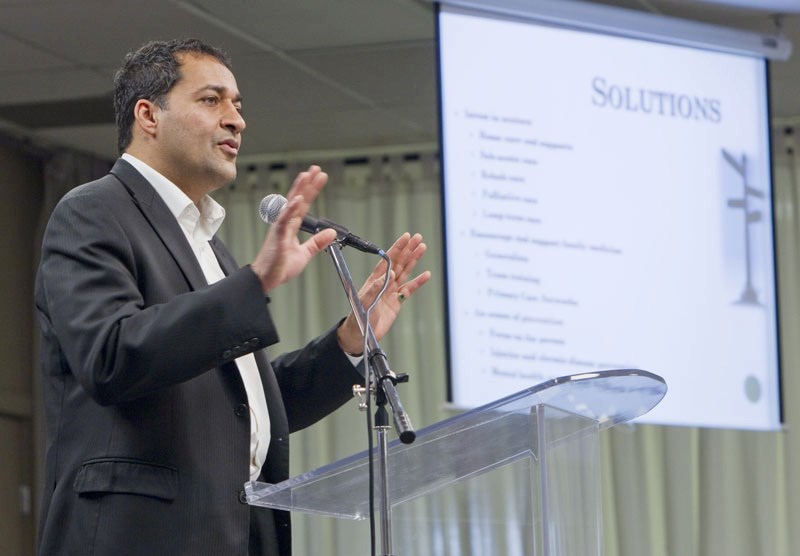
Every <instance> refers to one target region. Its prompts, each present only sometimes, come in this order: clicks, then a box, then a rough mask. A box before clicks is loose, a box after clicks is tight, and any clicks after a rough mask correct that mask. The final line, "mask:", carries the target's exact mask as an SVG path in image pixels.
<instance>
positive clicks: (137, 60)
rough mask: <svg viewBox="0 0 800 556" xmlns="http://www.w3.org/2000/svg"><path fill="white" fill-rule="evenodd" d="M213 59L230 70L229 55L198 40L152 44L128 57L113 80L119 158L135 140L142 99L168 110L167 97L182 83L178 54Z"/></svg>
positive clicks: (131, 53) (179, 40)
mask: <svg viewBox="0 0 800 556" xmlns="http://www.w3.org/2000/svg"><path fill="white" fill-rule="evenodd" d="M184 52H187V53H191V54H195V55H203V56H211V57H213V58H216V59H217V61H219V63H221V64H222V65H224V66H225V67H226V68H228V69H231V61H230V58H228V55H227V54H225V52H223V51H222V50H220V49H219V48H217V47H215V46H211V45H208V44H206V43H204V42H202V41H200V40H198V39H174V40H171V41H152V42H149V43H147V44H145V45H144V46H142V47H141V48H139V49H138V50H136V51H134V52H130V53H128V54H127V55H126V56H125V62H124V63H123V65H122V67H121V68H120V69H119V70H118V71H117V73H116V75H115V76H114V113H115V115H116V120H117V148H118V149H119V152H120V154H121V153H123V152H124V151H125V149H127V148H128V146H129V145H130V144H131V140H132V139H133V131H132V128H133V119H134V118H133V107H134V106H136V102H137V101H138V100H139V99H147V100H149V101H151V102H154V103H156V104H157V105H158V106H160V107H161V108H166V107H167V105H166V100H167V99H166V96H167V94H168V93H169V92H170V90H172V87H174V86H175V84H176V83H177V82H178V81H179V80H180V78H181V72H180V63H179V62H178V60H177V59H176V58H175V55H176V54H179V53H184Z"/></svg>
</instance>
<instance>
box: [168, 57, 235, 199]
mask: <svg viewBox="0 0 800 556" xmlns="http://www.w3.org/2000/svg"><path fill="white" fill-rule="evenodd" d="M176 58H177V59H178V61H179V62H180V63H181V78H180V79H179V80H178V82H177V83H176V84H175V85H174V86H173V88H172V89H171V90H170V92H169V93H168V94H167V96H166V105H165V106H166V107H165V108H163V109H159V110H158V112H157V113H158V118H159V119H158V125H157V127H156V135H155V139H156V142H157V148H158V150H159V151H160V152H159V154H158V155H157V156H158V159H159V162H160V163H159V164H158V166H159V167H157V168H156V169H157V170H158V171H159V172H161V173H162V174H163V175H165V176H166V177H167V178H169V179H170V180H172V181H173V182H174V183H175V184H176V185H178V186H179V187H180V188H181V189H183V190H184V191H185V192H186V193H187V194H188V195H189V196H190V197H191V198H192V199H193V200H195V201H197V199H198V198H199V197H200V196H202V195H203V194H206V193H210V192H211V191H214V190H215V189H219V188H220V187H223V186H225V185H227V184H229V183H230V182H232V181H233V180H234V178H235V177H236V156H237V154H238V152H239V147H240V145H241V141H242V135H241V134H242V131H243V130H244V128H245V122H244V120H243V119H242V115H241V109H242V102H241V96H240V94H239V89H238V88H237V86H236V79H235V78H234V77H233V74H232V73H231V72H230V70H228V68H226V67H225V66H224V65H222V64H220V63H219V62H218V61H217V60H216V59H215V58H213V57H210V56H199V55H195V54H191V53H183V54H178V55H177V57H176Z"/></svg>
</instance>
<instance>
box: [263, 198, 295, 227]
mask: <svg viewBox="0 0 800 556" xmlns="http://www.w3.org/2000/svg"><path fill="white" fill-rule="evenodd" d="M287 202H288V201H287V200H286V197H284V196H283V195H279V194H277V193H272V194H270V195H267V196H266V197H264V198H263V199H261V204H260V205H259V206H258V213H259V214H260V215H261V220H263V221H264V222H266V223H268V224H272V223H274V222H275V221H276V220H278V216H280V214H281V211H282V210H283V207H285V206H286V203H287Z"/></svg>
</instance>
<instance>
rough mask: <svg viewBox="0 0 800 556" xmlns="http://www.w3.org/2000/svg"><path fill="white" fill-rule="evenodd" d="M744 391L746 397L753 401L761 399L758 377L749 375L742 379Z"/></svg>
mask: <svg viewBox="0 0 800 556" xmlns="http://www.w3.org/2000/svg"><path fill="white" fill-rule="evenodd" d="M744 393H745V395H746V396H747V399H748V400H750V401H751V402H753V403H756V402H757V401H759V400H760V399H761V382H759V380H758V378H756V377H754V376H753V375H750V376H748V377H747V378H746V379H745V380H744Z"/></svg>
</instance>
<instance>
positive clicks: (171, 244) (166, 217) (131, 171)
mask: <svg viewBox="0 0 800 556" xmlns="http://www.w3.org/2000/svg"><path fill="white" fill-rule="evenodd" d="M111 173H112V174H113V175H114V176H116V177H117V179H119V180H120V182H122V185H124V186H125V188H126V189H127V190H128V192H129V193H130V194H131V197H133V200H134V201H135V202H136V204H137V206H138V207H139V210H141V211H142V214H143V215H144V217H145V218H146V219H147V221H148V222H149V223H150V225H151V226H152V227H153V229H154V230H155V232H156V233H157V234H158V236H159V237H160V238H161V241H162V242H163V243H164V245H165V246H166V247H167V249H168V250H169V252H170V254H171V255H172V258H173V259H174V260H175V263H176V264H177V265H178V267H179V268H180V269H181V272H182V273H183V275H184V277H185V278H186V281H187V282H188V283H189V286H190V288H191V289H193V290H197V289H200V288H203V287H205V286H207V285H208V283H207V282H206V278H205V275H204V274H203V269H202V268H200V264H199V263H198V262H197V257H195V255H194V251H192V248H191V246H190V245H189V242H188V241H187V240H186V236H185V235H184V233H183V230H182V229H181V227H180V224H178V221H177V220H175V216H174V215H173V214H172V213H171V212H170V210H169V208H167V205H166V204H165V203H164V201H163V200H162V199H161V197H160V196H159V195H158V194H157V193H156V190H155V189H153V186H152V185H150V182H148V181H147V180H146V179H145V178H144V176H142V175H141V174H140V173H139V172H137V171H136V169H135V168H134V167H133V166H131V165H130V164H128V163H127V162H126V161H124V160H122V159H119V160H117V162H116V164H114V167H113V168H111Z"/></svg>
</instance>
